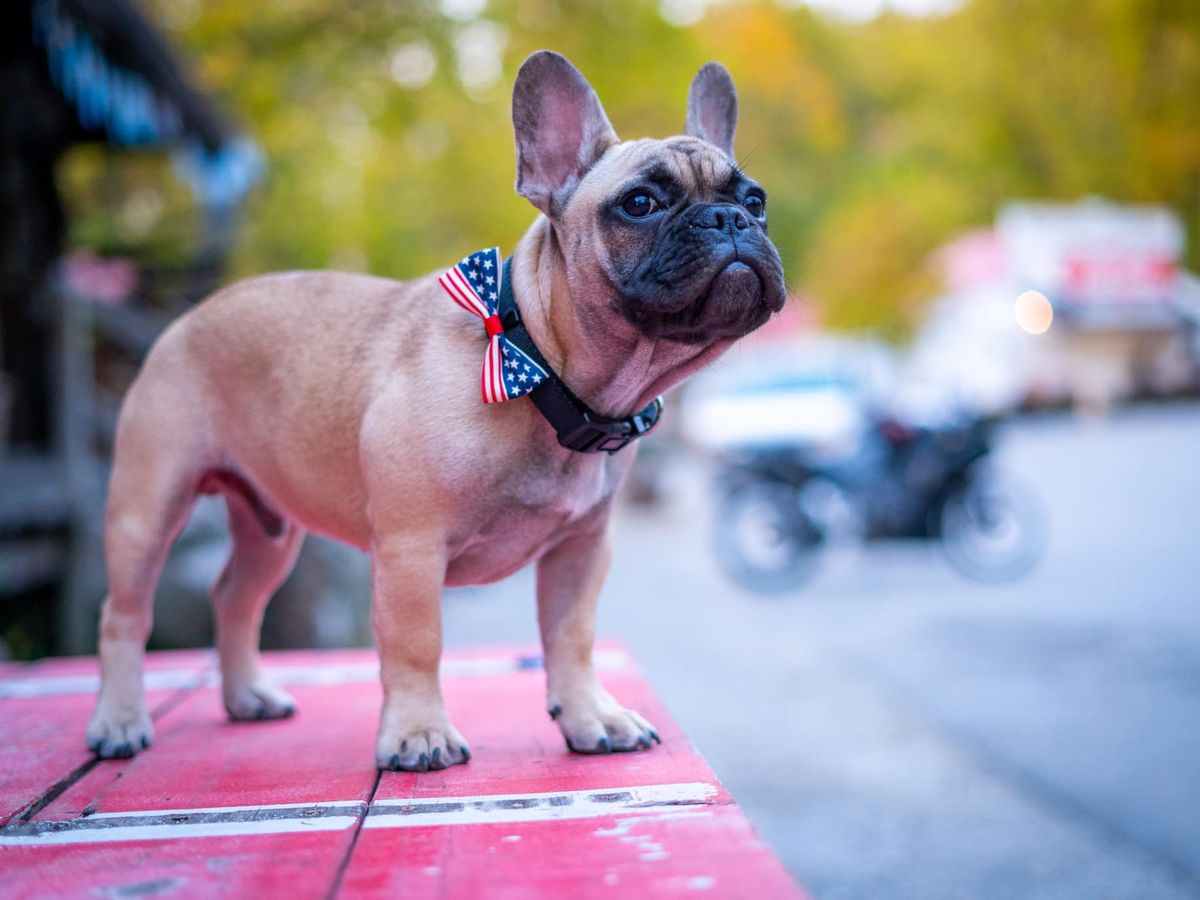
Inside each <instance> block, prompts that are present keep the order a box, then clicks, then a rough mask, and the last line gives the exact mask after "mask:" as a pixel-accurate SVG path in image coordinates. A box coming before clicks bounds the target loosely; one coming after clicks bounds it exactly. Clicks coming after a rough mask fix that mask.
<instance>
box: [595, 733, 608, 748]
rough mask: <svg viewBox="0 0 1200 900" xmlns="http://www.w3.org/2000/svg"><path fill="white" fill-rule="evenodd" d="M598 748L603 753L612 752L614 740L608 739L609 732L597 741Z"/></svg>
mask: <svg viewBox="0 0 1200 900" xmlns="http://www.w3.org/2000/svg"><path fill="white" fill-rule="evenodd" d="M596 749H597V750H599V751H601V752H602V753H612V741H610V740H609V739H608V735H607V734H606V735H605V736H604V737H602V738H600V740H599V741H597V742H596Z"/></svg>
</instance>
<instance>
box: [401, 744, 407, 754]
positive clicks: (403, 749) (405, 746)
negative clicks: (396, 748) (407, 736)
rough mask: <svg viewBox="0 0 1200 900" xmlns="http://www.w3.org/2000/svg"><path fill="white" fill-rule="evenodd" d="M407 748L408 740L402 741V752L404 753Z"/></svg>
mask: <svg viewBox="0 0 1200 900" xmlns="http://www.w3.org/2000/svg"><path fill="white" fill-rule="evenodd" d="M407 749H408V741H401V742H400V752H401V753H403V752H404V751H405V750H407Z"/></svg>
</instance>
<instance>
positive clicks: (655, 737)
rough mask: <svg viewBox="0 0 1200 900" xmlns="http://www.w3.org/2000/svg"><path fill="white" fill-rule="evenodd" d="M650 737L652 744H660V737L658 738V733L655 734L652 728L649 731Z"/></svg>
mask: <svg viewBox="0 0 1200 900" xmlns="http://www.w3.org/2000/svg"><path fill="white" fill-rule="evenodd" d="M650 737H652V738H654V742H655V743H656V744H661V743H662V738H660V737H659V736H658V732H657V731H655V730H654V729H653V728H651V729H650Z"/></svg>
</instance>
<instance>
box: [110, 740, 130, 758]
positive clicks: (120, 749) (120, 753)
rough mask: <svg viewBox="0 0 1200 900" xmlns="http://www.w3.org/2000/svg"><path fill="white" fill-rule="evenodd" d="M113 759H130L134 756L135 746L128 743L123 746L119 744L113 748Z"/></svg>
mask: <svg viewBox="0 0 1200 900" xmlns="http://www.w3.org/2000/svg"><path fill="white" fill-rule="evenodd" d="M112 756H113V759H129V758H130V757H131V756H133V744H131V743H129V742H128V741H126V742H125V743H123V744H117V746H115V747H113V752H112Z"/></svg>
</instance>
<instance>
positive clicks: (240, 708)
mask: <svg viewBox="0 0 1200 900" xmlns="http://www.w3.org/2000/svg"><path fill="white" fill-rule="evenodd" d="M222 693H223V695H224V699H225V712H227V713H229V718H231V719H233V720H234V721H235V722H253V721H258V720H263V719H286V718H288V717H289V716H292V715H294V714H295V712H296V701H295V700H293V699H292V695H291V694H289V693H288V692H287V691H285V690H284V689H283V688H279V687H276V686H275V685H273V684H271V683H270V682H268V681H265V680H263V679H261V678H260V679H257V680H254V681H249V682H247V683H246V684H244V685H236V684H231V683H229V682H228V681H227V682H226V683H225V684H224V685H223V687H222Z"/></svg>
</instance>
